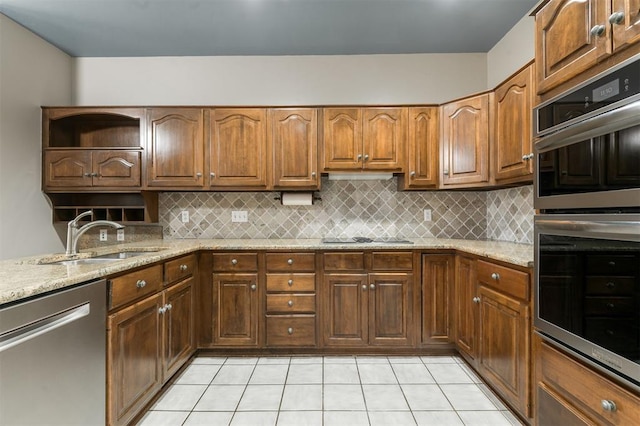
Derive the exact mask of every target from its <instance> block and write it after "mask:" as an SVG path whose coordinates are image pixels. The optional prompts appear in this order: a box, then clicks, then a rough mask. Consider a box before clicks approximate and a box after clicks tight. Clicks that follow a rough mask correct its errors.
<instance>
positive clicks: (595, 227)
mask: <svg viewBox="0 0 640 426" xmlns="http://www.w3.org/2000/svg"><path fill="white" fill-rule="evenodd" d="M535 225H536V227H537V228H538V229H539V230H540V231H544V230H548V231H573V232H580V233H582V234H585V233H588V234H594V235H630V236H636V238H639V237H638V229H640V222H636V221H607V220H601V221H581V220H568V219H567V220H565V219H539V218H538V219H536V221H535Z"/></svg>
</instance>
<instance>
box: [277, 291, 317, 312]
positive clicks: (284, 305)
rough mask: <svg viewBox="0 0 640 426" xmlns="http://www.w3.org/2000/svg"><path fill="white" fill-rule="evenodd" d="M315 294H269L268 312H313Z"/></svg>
mask: <svg viewBox="0 0 640 426" xmlns="http://www.w3.org/2000/svg"><path fill="white" fill-rule="evenodd" d="M315 311H316V296H315V294H267V312H268V313H302V312H307V313H313V312H315Z"/></svg>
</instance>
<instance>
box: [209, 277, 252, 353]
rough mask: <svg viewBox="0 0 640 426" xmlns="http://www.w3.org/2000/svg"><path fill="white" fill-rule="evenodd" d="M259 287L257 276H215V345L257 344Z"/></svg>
mask: <svg viewBox="0 0 640 426" xmlns="http://www.w3.org/2000/svg"><path fill="white" fill-rule="evenodd" d="M257 287H258V275H257V274H233V273H231V274H213V297H214V300H213V316H214V318H213V321H214V327H213V329H214V336H213V340H214V344H217V345H224V346H227V345H229V346H257V345H258V318H259V317H258V315H259V314H258V289H257Z"/></svg>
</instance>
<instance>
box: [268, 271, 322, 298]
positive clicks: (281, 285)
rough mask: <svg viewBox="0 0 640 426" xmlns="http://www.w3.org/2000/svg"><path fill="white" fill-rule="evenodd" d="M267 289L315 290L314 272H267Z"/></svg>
mask: <svg viewBox="0 0 640 426" xmlns="http://www.w3.org/2000/svg"><path fill="white" fill-rule="evenodd" d="M267 291H292V292H294V293H296V292H301V291H316V274H300V273H298V274H267Z"/></svg>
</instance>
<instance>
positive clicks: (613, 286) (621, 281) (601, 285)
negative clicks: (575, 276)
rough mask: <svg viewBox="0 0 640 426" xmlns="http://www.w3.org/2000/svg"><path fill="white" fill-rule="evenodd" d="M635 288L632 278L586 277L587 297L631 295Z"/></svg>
mask: <svg viewBox="0 0 640 426" xmlns="http://www.w3.org/2000/svg"><path fill="white" fill-rule="evenodd" d="M635 288H636V283H635V279H634V278H632V277H597V276H595V277H593V276H592V277H587V286H586V293H587V294H588V295H611V296H614V295H633V293H634V291H635Z"/></svg>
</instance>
